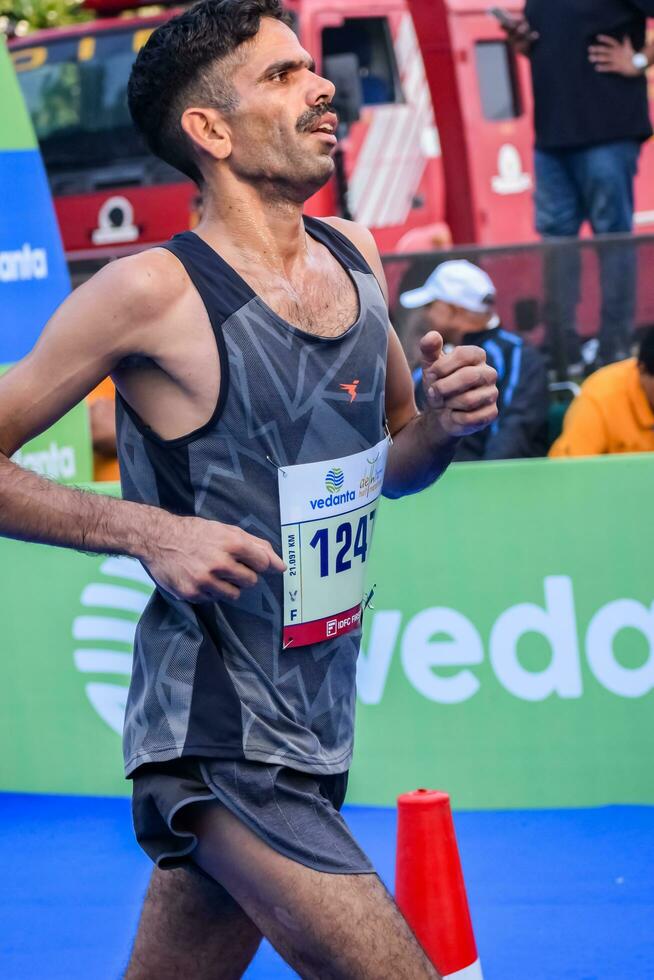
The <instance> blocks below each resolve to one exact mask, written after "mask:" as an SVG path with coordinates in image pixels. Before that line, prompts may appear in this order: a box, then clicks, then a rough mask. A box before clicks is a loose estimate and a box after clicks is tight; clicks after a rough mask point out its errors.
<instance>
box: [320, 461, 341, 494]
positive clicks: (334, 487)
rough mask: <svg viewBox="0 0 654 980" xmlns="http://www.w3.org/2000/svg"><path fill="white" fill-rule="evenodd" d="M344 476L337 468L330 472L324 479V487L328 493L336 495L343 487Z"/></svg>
mask: <svg viewBox="0 0 654 980" xmlns="http://www.w3.org/2000/svg"><path fill="white" fill-rule="evenodd" d="M344 480H345V476H344V474H343V470H339V468H338V467H337V466H335V467H334V469H333V470H330V471H329V473H328V474H327V476H326V477H325V486H326V487H327V489H328V490H329V492H330V493H336V492H337V491H338V490H340V489H341V487H342V486H343V482H344Z"/></svg>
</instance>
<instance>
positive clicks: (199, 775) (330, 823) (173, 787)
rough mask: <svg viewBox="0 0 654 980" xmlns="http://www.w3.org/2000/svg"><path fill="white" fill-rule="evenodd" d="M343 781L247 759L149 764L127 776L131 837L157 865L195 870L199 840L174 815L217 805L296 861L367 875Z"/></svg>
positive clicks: (368, 870)
mask: <svg viewBox="0 0 654 980" xmlns="http://www.w3.org/2000/svg"><path fill="white" fill-rule="evenodd" d="M347 776H348V774H347V773H346V772H345V773H337V774H335V775H328V776H324V775H318V774H314V773H306V772H298V771H297V770H295V769H289V768H287V767H285V766H278V765H268V764H267V763H262V762H248V761H245V760H238V761H231V760H223V759H202V758H194V757H183V758H181V759H175V760H173V761H171V762H161V763H146V764H144V765H142V766H140V767H139V768H138V769H137V770H136V771H135V772H134V773H133V774H132V777H131V778H132V782H133V795H132V815H133V818H134V829H135V831H136V838H137V840H138V842H139V844H140V845H141V847H142V848H143V850H144V851H145V852H146V854H147V855H148V856H149V857H150V858H151V859H152V860H153V861H154V862H155V864H156V865H158V867H160V868H162V869H168V868H179V867H184V866H187V867H188V866H189V865H191V866H192V867H193V868H195V867H197V866H196V865H194V864H193V857H192V855H193V850H194V849H195V847H196V845H197V838H196V837H195V835H194V834H190V833H189V832H188V831H186V832H185V831H183V830H181V829H180V827H179V822H178V819H177V818H178V814H179V813H180V811H181V810H182V809H183V808H184V807H186V806H189V805H190V804H192V803H213V804H221V805H222V806H225V807H227V808H228V810H230V811H231V812H232V813H233V814H234V815H235V816H236V817H238V818H239V820H241V821H242V822H243V823H244V824H245V825H246V826H247V827H249V828H250V830H251V831H252V832H253V833H255V834H256V835H257V836H258V837H260V838H261V839H262V840H263V841H265V842H266V844H268V845H269V846H270V847H272V848H273V849H274V850H275V851H278V852H279V853H280V854H283V855H284V856H285V857H288V858H290V859H291V860H293V861H297V862H298V863H299V864H304V865H306V866H307V867H309V868H313V869H314V870H315V871H325V872H328V873H331V874H371V873H373V867H372V865H371V863H370V861H369V860H368V858H367V857H366V855H365V854H364V853H363V851H362V850H361V848H360V847H359V845H358V844H357V843H356V841H355V840H354V838H353V837H352V834H351V832H350V830H349V828H348V826H347V824H346V823H345V821H344V820H343V817H342V816H341V814H340V812H339V811H340V809H341V806H342V805H343V800H344V798H345V790H346V788H347ZM189 870H190V869H189Z"/></svg>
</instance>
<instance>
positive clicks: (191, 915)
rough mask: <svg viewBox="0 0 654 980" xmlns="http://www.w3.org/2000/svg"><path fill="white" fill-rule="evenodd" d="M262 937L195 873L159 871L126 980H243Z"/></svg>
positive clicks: (236, 909)
mask: <svg viewBox="0 0 654 980" xmlns="http://www.w3.org/2000/svg"><path fill="white" fill-rule="evenodd" d="M260 942H261V933H260V932H259V930H258V929H257V927H256V926H255V925H254V923H253V922H252V921H251V920H250V919H249V918H248V917H247V915H246V914H245V912H243V910H242V909H239V908H238V907H237V906H236V905H234V906H233V907H231V908H226V907H225V903H224V901H223V899H222V890H221V889H218V888H217V886H216V885H215V884H214V883H213V882H212V881H209V880H208V879H205V878H203V877H202V876H201V875H199V874H197V873H189V872H188V871H184V870H181V869H177V870H174V871H159V869H155V871H154V873H153V875H152V878H151V880H150V886H149V888H148V892H147V895H146V897H145V902H144V904H143V911H142V912H141V919H140V922H139V927H138V932H137V934H136V939H135V941H134V948H133V950H132V955H131V958H130V962H129V965H128V967H127V971H126V973H125V978H124V980H179V978H180V977H189V978H192V980H239V978H240V977H242V976H243V973H244V972H245V970H246V968H247V966H248V964H249V963H250V961H251V959H252V957H253V956H254V954H255V953H256V951H257V948H258V946H259V943H260Z"/></svg>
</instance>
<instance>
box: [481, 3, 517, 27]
mask: <svg viewBox="0 0 654 980" xmlns="http://www.w3.org/2000/svg"><path fill="white" fill-rule="evenodd" d="M488 13H489V14H490V15H491V17H494V18H495V20H496V21H497V22H498V23H499V25H500V27H503V28H504V30H505V31H513V30H515V29H516V27H517V26H518V24H519V23H520V20H519V19H518V18H517V17H512V16H511V14H510V13H509V12H508V10H504V8H503V7H491V8H490V10H489V11H488Z"/></svg>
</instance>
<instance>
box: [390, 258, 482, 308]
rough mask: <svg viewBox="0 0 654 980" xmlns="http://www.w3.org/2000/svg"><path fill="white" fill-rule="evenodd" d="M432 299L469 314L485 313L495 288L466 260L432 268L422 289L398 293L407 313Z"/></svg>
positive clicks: (479, 270) (445, 263)
mask: <svg viewBox="0 0 654 980" xmlns="http://www.w3.org/2000/svg"><path fill="white" fill-rule="evenodd" d="M436 299H440V300H442V301H443V302H444V303H451V304H452V305H453V306H461V307H462V308H463V309H464V310H469V311H470V312H471V313H489V312H490V310H491V309H492V307H493V304H494V302H495V286H494V285H493V280H492V279H491V277H490V276H489V275H487V274H486V273H485V272H484V270H483V269H480V268H479V266H476V265H473V264H472V262H468V261H467V260H466V259H453V260H451V261H449V262H441V264H440V265H438V266H436V268H435V269H434V271H433V272H432V274H431V275H430V276H429V278H428V279H427V282H426V283H425V284H424V286H420V287H419V288H418V289H410V290H409V292H408V293H402V294H401V296H400V303H401V304H402V306H403V307H404V308H405V309H407V310H415V309H417V308H418V307H419V306H427V304H428V303H433V302H434V300H436Z"/></svg>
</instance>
